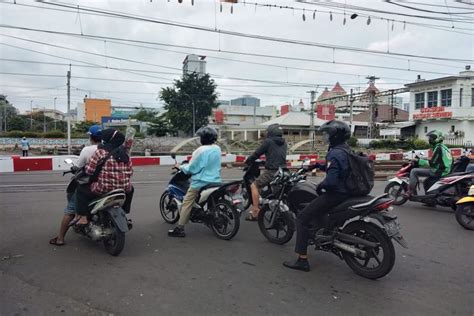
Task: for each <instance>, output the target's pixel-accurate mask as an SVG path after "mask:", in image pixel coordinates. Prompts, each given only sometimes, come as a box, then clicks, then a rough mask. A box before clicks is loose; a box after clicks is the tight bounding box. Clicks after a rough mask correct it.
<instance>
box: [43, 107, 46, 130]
mask: <svg viewBox="0 0 474 316" xmlns="http://www.w3.org/2000/svg"><path fill="white" fill-rule="evenodd" d="M43 133H46V107H45V106H43Z"/></svg>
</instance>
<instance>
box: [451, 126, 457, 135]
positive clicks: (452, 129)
mask: <svg viewBox="0 0 474 316" xmlns="http://www.w3.org/2000/svg"><path fill="white" fill-rule="evenodd" d="M455 129H456V126H454V125H451V132H453V133H454V130H455Z"/></svg>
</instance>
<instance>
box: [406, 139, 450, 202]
mask: <svg viewBox="0 0 474 316" xmlns="http://www.w3.org/2000/svg"><path fill="white" fill-rule="evenodd" d="M426 136H427V137H428V140H429V143H430V145H431V146H433V149H432V150H433V156H432V157H431V159H430V160H427V159H418V165H419V167H420V168H414V169H412V170H411V172H410V188H409V192H408V195H412V194H416V184H417V183H418V177H436V178H440V177H444V176H446V175H447V174H449V173H450V172H451V167H452V164H453V157H452V156H451V152H450V150H449V149H448V147H446V145H445V144H443V141H444V137H443V133H442V132H440V131H437V130H433V131H431V132H429V133H428V134H426Z"/></svg>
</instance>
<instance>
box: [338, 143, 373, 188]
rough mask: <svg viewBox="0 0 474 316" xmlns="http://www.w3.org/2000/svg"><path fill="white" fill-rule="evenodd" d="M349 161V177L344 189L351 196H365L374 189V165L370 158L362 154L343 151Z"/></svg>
mask: <svg viewBox="0 0 474 316" xmlns="http://www.w3.org/2000/svg"><path fill="white" fill-rule="evenodd" d="M343 150H344V151H345V152H346V153H347V156H348V160H349V175H348V176H347V180H346V187H347V190H348V191H349V192H351V195H352V196H365V195H367V194H369V193H370V191H372V188H373V187H374V175H375V173H374V164H373V162H372V160H370V158H369V157H368V156H366V155H364V154H362V153H360V154H356V153H354V152H353V151H349V150H345V149H343Z"/></svg>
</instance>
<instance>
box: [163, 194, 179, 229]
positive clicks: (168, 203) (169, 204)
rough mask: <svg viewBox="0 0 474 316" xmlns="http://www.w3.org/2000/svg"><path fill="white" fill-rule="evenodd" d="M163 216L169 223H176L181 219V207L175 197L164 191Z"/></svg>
mask: <svg viewBox="0 0 474 316" xmlns="http://www.w3.org/2000/svg"><path fill="white" fill-rule="evenodd" d="M160 213H161V217H163V219H164V220H165V222H167V223H168V224H175V223H176V222H177V221H178V220H179V209H178V205H177V204H176V201H175V200H174V197H173V196H172V195H171V194H169V192H164V193H163V194H162V195H161V198H160Z"/></svg>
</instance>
